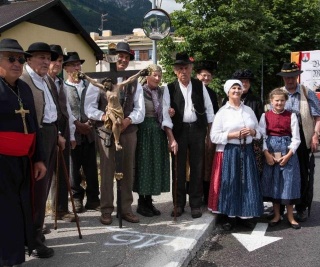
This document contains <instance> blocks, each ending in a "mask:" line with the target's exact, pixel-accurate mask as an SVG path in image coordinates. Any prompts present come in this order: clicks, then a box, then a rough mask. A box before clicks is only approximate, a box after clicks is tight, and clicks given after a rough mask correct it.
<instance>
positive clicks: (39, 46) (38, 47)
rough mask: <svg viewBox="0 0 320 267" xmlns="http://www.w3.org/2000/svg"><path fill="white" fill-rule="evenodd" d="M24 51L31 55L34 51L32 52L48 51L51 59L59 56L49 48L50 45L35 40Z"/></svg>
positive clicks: (53, 59)
mask: <svg viewBox="0 0 320 267" xmlns="http://www.w3.org/2000/svg"><path fill="white" fill-rule="evenodd" d="M26 52H27V53H29V54H31V56H32V53H34V52H46V53H50V54H51V60H52V61H55V60H57V58H58V57H59V55H58V53H56V52H54V51H52V50H51V49H50V46H49V45H48V44H46V43H43V42H36V43H33V44H31V45H30V46H29V48H28V50H27V51H26ZM27 57H30V56H27Z"/></svg>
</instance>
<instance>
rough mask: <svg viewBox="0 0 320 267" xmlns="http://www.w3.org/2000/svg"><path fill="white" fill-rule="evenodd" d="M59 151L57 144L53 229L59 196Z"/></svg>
mask: <svg viewBox="0 0 320 267" xmlns="http://www.w3.org/2000/svg"><path fill="white" fill-rule="evenodd" d="M59 151H60V148H59V146H57V165H56V177H55V180H56V194H55V203H54V227H53V228H54V230H57V228H58V227H57V225H58V224H57V220H58V219H57V216H58V198H59V194H58V192H59Z"/></svg>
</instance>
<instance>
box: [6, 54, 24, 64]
mask: <svg viewBox="0 0 320 267" xmlns="http://www.w3.org/2000/svg"><path fill="white" fill-rule="evenodd" d="M2 58H7V59H8V61H9V62H10V63H14V62H16V60H17V61H18V62H19V63H20V64H24V63H25V62H26V59H25V58H24V57H14V56H9V57H2Z"/></svg>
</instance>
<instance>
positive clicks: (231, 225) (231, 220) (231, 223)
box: [222, 218, 236, 231]
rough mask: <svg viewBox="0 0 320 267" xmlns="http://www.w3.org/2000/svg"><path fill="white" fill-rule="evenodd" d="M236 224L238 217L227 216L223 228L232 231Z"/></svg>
mask: <svg viewBox="0 0 320 267" xmlns="http://www.w3.org/2000/svg"><path fill="white" fill-rule="evenodd" d="M235 225H236V218H227V219H226V222H224V223H223V224H222V229H223V230H225V231H231V230H232V229H233V228H234V227H235Z"/></svg>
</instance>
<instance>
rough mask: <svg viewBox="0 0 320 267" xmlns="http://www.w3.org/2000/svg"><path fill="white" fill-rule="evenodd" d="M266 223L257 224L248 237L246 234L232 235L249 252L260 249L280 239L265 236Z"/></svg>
mask: <svg viewBox="0 0 320 267" xmlns="http://www.w3.org/2000/svg"><path fill="white" fill-rule="evenodd" d="M267 228H268V224H267V223H257V224H256V227H255V228H254V229H253V231H252V233H251V234H250V235H248V234H232V235H233V236H234V237H235V238H236V239H237V240H238V241H239V242H240V243H241V244H242V245H243V246H244V247H245V248H246V249H247V250H248V251H249V252H251V251H254V250H256V249H258V248H262V247H264V246H266V245H269V244H271V243H273V242H276V241H278V240H280V239H282V237H271V236H265V233H266V231H267Z"/></svg>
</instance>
